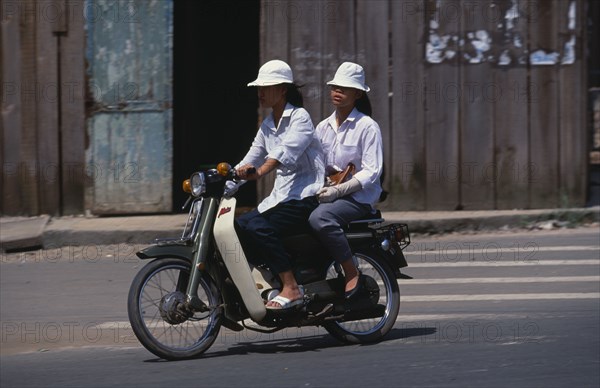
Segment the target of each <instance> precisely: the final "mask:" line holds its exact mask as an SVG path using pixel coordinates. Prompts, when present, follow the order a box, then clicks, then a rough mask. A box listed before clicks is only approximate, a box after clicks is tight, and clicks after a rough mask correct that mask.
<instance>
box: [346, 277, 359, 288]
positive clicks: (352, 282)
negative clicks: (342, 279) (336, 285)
mask: <svg viewBox="0 0 600 388" xmlns="http://www.w3.org/2000/svg"><path fill="white" fill-rule="evenodd" d="M358 279H359V276H358V273H357V274H356V276H354V277H353V278H351V279H350V280H348V279H346V288H345V289H344V291H345V292H348V291H351V290H353V289H354V287H356V285H357V284H358Z"/></svg>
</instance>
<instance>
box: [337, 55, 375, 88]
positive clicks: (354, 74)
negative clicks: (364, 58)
mask: <svg viewBox="0 0 600 388" xmlns="http://www.w3.org/2000/svg"><path fill="white" fill-rule="evenodd" d="M327 85H336V86H342V87H345V88H354V89H358V90H362V91H365V92H368V91H369V90H371V88H370V87H368V86H367V85H365V71H364V69H363V68H362V66H361V65H357V64H356V63H353V62H344V63H342V64H341V65H340V67H338V69H337V71H336V72H335V76H334V77H333V79H332V80H331V81H329V82H327Z"/></svg>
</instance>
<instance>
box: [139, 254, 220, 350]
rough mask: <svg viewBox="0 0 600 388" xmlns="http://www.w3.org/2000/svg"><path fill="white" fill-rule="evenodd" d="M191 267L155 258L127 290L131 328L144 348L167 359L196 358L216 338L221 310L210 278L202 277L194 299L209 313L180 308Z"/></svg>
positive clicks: (184, 263) (174, 261) (176, 260)
mask: <svg viewBox="0 0 600 388" xmlns="http://www.w3.org/2000/svg"><path fill="white" fill-rule="evenodd" d="M190 269H191V264H190V262H189V261H187V260H183V259H176V258H172V259H156V260H154V261H152V262H150V263H148V264H146V266H145V267H143V268H142V269H141V270H140V272H139V273H138V274H137V275H136V277H135V278H134V279H133V282H132V284H131V288H130V289H129V297H128V300H127V310H128V314H129V321H130V323H131V328H132V329H133V332H134V333H135V335H136V337H137V338H138V340H139V341H140V342H141V343H142V345H144V347H145V348H146V349H148V350H149V351H150V352H152V353H154V354H155V355H157V356H158V357H161V358H164V359H167V360H180V359H186V358H191V357H195V356H198V355H199V354H201V353H203V352H204V351H206V350H207V349H208V348H209V347H210V346H211V345H212V343H213V342H214V341H215V339H216V338H217V335H218V333H219V329H220V327H221V315H222V308H221V307H218V308H215V306H219V305H220V303H219V299H220V297H219V294H218V291H217V290H216V288H215V287H214V285H213V283H212V282H211V280H210V278H208V277H207V276H203V277H202V278H201V280H200V286H199V287H198V296H199V297H200V300H202V301H203V302H204V303H205V304H206V305H208V306H211V307H212V308H211V309H210V311H206V312H202V313H198V312H196V313H192V312H189V311H188V310H187V309H185V308H183V305H182V303H183V302H185V292H186V288H187V284H188V280H189V276H190Z"/></svg>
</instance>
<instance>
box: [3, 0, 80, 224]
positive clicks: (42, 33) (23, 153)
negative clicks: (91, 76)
mask: <svg viewBox="0 0 600 388" xmlns="http://www.w3.org/2000/svg"><path fill="white" fill-rule="evenodd" d="M0 9H1V11H2V12H1V17H2V21H1V23H0V25H1V34H2V37H1V38H2V39H1V41H2V49H1V50H0V51H1V57H0V64H1V68H2V72H1V75H0V76H1V77H2V78H1V80H0V82H1V83H2V101H1V103H2V132H1V133H0V135H1V139H2V153H1V155H0V161H1V162H2V166H3V168H2V170H1V172H0V182H1V183H2V191H1V192H2V195H1V196H0V214H5V215H36V214H50V215H59V214H78V213H82V212H83V210H84V209H83V184H84V178H85V173H84V170H85V166H84V147H85V145H84V135H85V131H84V102H83V101H84V100H83V94H84V91H85V86H84V76H83V74H84V72H83V70H84V56H83V52H84V45H83V42H84V36H85V32H84V19H85V17H86V16H85V10H84V1H83V0H80V1H79V0H77V1H71V0H23V1H19V2H17V1H7V0H0Z"/></svg>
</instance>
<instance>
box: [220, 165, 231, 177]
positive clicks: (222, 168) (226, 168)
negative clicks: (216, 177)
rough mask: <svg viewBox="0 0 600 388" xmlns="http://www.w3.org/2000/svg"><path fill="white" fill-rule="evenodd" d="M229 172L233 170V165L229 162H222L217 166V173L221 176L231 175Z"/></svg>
mask: <svg viewBox="0 0 600 388" xmlns="http://www.w3.org/2000/svg"><path fill="white" fill-rule="evenodd" d="M229 170H231V165H230V164H229V163H227V162H221V163H219V164H217V172H218V173H219V174H220V175H223V176H227V174H229Z"/></svg>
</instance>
